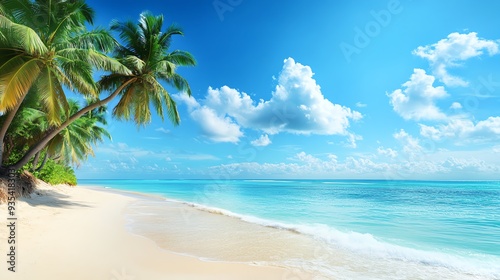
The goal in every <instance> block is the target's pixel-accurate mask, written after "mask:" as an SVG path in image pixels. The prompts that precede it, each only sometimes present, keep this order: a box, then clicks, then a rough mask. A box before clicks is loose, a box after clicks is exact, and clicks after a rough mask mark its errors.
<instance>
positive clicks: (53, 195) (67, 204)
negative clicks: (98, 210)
mask: <svg viewBox="0 0 500 280" xmlns="http://www.w3.org/2000/svg"><path fill="white" fill-rule="evenodd" d="M19 200H20V201H24V202H26V203H28V204H29V205H30V206H33V207H37V206H48V207H54V208H55V207H59V208H76V207H91V205H89V204H87V203H82V202H78V201H75V199H74V197H71V196H69V195H66V194H63V193H60V192H58V191H56V190H43V191H42V190H36V191H34V192H33V193H31V194H30V196H29V197H22V198H19Z"/></svg>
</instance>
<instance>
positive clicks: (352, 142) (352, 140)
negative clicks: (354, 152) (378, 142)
mask: <svg viewBox="0 0 500 280" xmlns="http://www.w3.org/2000/svg"><path fill="white" fill-rule="evenodd" d="M359 140H363V136H361V135H356V134H354V133H349V134H347V143H346V146H347V147H349V148H353V149H355V148H356V147H357V146H358V143H357V142H356V141H359Z"/></svg>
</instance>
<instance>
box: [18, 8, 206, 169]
mask: <svg viewBox="0 0 500 280" xmlns="http://www.w3.org/2000/svg"><path fill="white" fill-rule="evenodd" d="M162 25H163V16H161V15H160V16H153V15H151V14H150V13H148V12H145V13H142V14H141V15H140V19H139V24H134V23H133V22H131V21H127V22H124V23H120V22H114V23H112V25H111V29H112V30H114V31H116V32H118V34H119V37H120V39H121V41H122V42H123V45H120V46H118V47H117V48H116V50H115V58H116V59H117V60H118V61H120V62H121V63H122V64H123V65H125V66H126V67H127V68H128V69H130V72H131V74H128V73H122V72H118V71H116V72H113V73H112V74H110V75H107V76H104V77H103V78H102V79H101V80H100V81H99V86H100V89H102V90H107V91H110V92H111V91H113V92H112V93H111V94H110V95H109V96H108V97H106V98H104V99H102V100H99V101H97V102H94V103H93V104H91V105H89V106H87V107H85V108H83V109H81V110H80V111H78V112H77V113H75V114H73V115H72V116H71V117H70V118H69V119H67V120H66V121H65V122H63V123H62V124H61V125H60V126H58V127H57V128H56V129H54V130H52V131H51V132H50V133H48V134H47V135H46V136H45V137H44V138H43V139H41V140H40V141H39V142H38V143H37V144H36V145H34V146H33V147H32V148H31V149H30V150H29V151H28V152H27V153H26V154H25V156H24V157H23V158H21V160H19V161H18V162H17V163H15V164H13V165H12V166H10V168H13V169H14V170H17V169H19V168H21V167H22V166H23V165H25V164H26V163H28V161H29V160H30V159H31V158H32V157H33V156H35V154H36V153H37V152H39V151H40V150H41V149H43V147H45V145H47V143H48V142H49V141H50V140H51V139H52V138H53V137H55V136H56V135H57V134H58V133H59V132H60V131H62V130H63V129H64V128H66V127H67V126H68V125H69V124H71V123H72V122H74V121H75V120H77V119H78V118H80V117H81V116H83V115H84V114H86V113H87V112H89V111H91V110H94V109H96V108H98V107H101V106H103V105H105V104H107V103H108V102H110V101H111V100H113V99H114V98H115V97H117V96H120V99H119V102H118V104H117V105H116V106H115V107H114V109H113V115H114V116H115V117H117V118H119V119H124V120H130V119H132V118H133V120H134V122H135V123H136V124H137V125H139V126H140V125H145V124H147V123H149V122H150V121H151V108H150V105H153V107H154V109H155V111H156V113H157V114H158V115H160V116H161V117H162V119H163V118H164V106H166V110H167V116H168V118H169V119H170V120H171V121H172V123H173V124H174V125H178V124H179V122H180V118H179V114H178V112H177V108H176V104H175V102H174V100H173V99H172V98H171V96H170V94H169V93H168V91H167V90H166V89H165V88H164V87H163V86H162V85H161V84H160V81H164V82H166V83H167V84H169V85H171V86H173V87H175V88H176V89H178V90H181V91H184V92H186V93H187V94H188V95H191V89H190V87H189V84H188V82H187V81H186V80H185V79H184V78H183V77H182V76H180V75H179V74H178V73H176V69H177V67H178V66H194V65H195V64H196V61H195V59H194V58H193V56H192V55H191V54H190V53H188V52H185V51H180V50H174V51H172V52H169V47H170V42H171V39H172V36H173V35H182V34H183V33H182V30H181V29H180V28H179V27H177V26H176V25H171V26H170V27H168V28H167V29H166V30H165V32H162V30H161V29H162Z"/></svg>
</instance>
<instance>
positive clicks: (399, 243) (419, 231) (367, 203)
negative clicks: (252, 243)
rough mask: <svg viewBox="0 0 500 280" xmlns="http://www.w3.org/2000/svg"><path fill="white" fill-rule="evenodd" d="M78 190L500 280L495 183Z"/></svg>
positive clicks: (216, 184)
mask: <svg viewBox="0 0 500 280" xmlns="http://www.w3.org/2000/svg"><path fill="white" fill-rule="evenodd" d="M80 184H81V185H99V186H104V187H109V188H115V189H121V190H129V191H139V192H145V193H153V194H159V195H162V196H165V197H167V198H170V199H175V200H181V201H185V202H190V203H193V204H194V205H196V206H197V207H198V208H200V209H210V208H217V209H222V210H223V211H227V215H233V216H238V217H243V219H244V220H245V221H248V222H253V223H259V224H263V225H273V226H280V227H285V228H291V229H294V230H296V231H298V232H301V233H303V234H307V235H311V236H313V237H314V238H317V239H321V240H324V241H326V242H327V243H329V244H332V245H333V246H335V248H343V249H346V250H349V251H351V252H353V253H356V254H367V255H370V256H375V257H377V258H387V259H397V260H401V261H405V262H415V263H416V264H421V265H429V266H437V267H439V266H443V267H447V268H450V269H452V270H457V271H461V272H464V273H466V274H472V275H476V274H477V275H476V276H477V277H480V278H481V277H482V278H484V279H500V182H498V181H488V182H424V181H371V180H370V181H368V180H367V181H358V180H356V181H352V180H221V181H215V180H81V181H80ZM224 213H226V212H224ZM424 278H425V277H424ZM482 278H481V279H482Z"/></svg>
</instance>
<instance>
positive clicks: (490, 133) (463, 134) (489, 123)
mask: <svg viewBox="0 0 500 280" xmlns="http://www.w3.org/2000/svg"><path fill="white" fill-rule="evenodd" d="M420 135H422V136H423V137H426V138H430V139H433V140H441V139H443V138H452V139H456V140H458V141H459V142H463V143H470V142H484V141H498V140H500V117H489V118H487V119H486V120H483V121H479V122H477V123H474V122H473V121H472V120H469V119H460V118H451V119H450V120H449V122H448V123H447V124H440V125H437V126H427V125H423V124H420Z"/></svg>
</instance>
